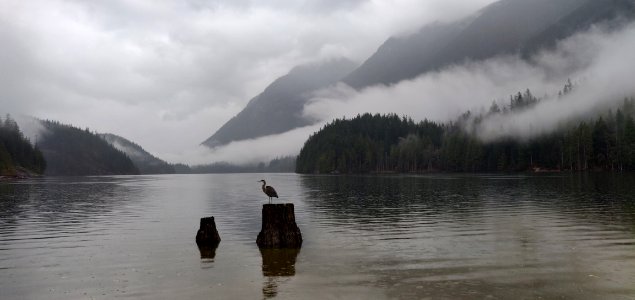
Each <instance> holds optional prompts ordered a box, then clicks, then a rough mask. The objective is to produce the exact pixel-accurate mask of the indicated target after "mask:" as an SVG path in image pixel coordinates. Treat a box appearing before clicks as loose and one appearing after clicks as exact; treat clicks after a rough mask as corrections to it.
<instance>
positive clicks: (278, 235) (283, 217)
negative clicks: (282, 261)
mask: <svg viewBox="0 0 635 300" xmlns="http://www.w3.org/2000/svg"><path fill="white" fill-rule="evenodd" d="M256 244H258V247H260V248H300V247H301V246H302V233H301V232H300V228H298V225H297V224H296V223H295V212H294V209H293V203H286V204H265V205H263V206H262V229H261V230H260V233H259V234H258V238H257V239H256Z"/></svg>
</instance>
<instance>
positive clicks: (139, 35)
mask: <svg viewBox="0 0 635 300" xmlns="http://www.w3.org/2000/svg"><path fill="white" fill-rule="evenodd" d="M490 2H493V0H419V1H416V0H386V1H371V0H345V1H343V0H328V1H324V0H321V1H318V0H305V1H298V0H289V1H248V0H240V1H237V0H231V1H220V0H217V1H204V0H189V1H184V0H166V1H154V0H136V1H133V0H103V1H100V0H93V1H72V0H69V1H61V0H28V1H24V0H0V45H2V46H1V47H0V70H2V71H1V72H0V104H1V105H0V110H1V113H3V114H4V113H11V114H14V115H17V114H26V115H32V116H35V117H38V118H42V119H53V120H58V121H61V122H63V123H70V124H73V125H75V126H78V127H81V128H85V127H89V128H90V129H91V130H93V131H98V132H110V133H114V134H118V135H121V136H123V137H126V138H128V139H130V140H132V141H134V142H136V143H138V144H140V145H142V146H143V147H145V148H146V149H147V150H149V151H150V152H152V153H154V154H156V155H158V156H160V157H171V158H172V160H175V159H177V158H178V155H179V153H182V149H183V148H186V147H187V148H191V147H193V146H196V145H198V144H199V143H200V142H202V141H203V140H205V139H206V138H207V137H209V136H210V135H211V134H212V133H214V132H215V131H216V129H218V128H219V127H220V126H221V125H222V124H223V123H225V122H226V121H227V120H228V119H230V118H231V117H232V116H234V115H235V114H236V113H238V112H239V111H240V110H241V109H242V108H243V107H244V106H245V105H246V103H247V101H249V99H251V98H252V97H253V96H255V95H257V94H258V93H259V92H260V91H262V90H263V89H264V88H265V87H266V86H267V85H268V84H269V83H271V82H272V81H273V80H274V79H275V78H277V77H279V76H282V75H284V74H285V73H286V72H288V71H289V70H290V69H291V68H292V67H293V66H295V65H298V64H302V63H307V62H313V61H318V60H321V59H326V58H331V57H339V56H344V57H347V58H350V59H353V60H355V61H358V62H361V61H363V60H364V59H366V58H367V57H368V56H370V55H371V54H372V53H373V52H374V51H375V50H376V49H377V47H378V46H379V45H380V44H381V43H382V42H383V41H384V40H385V39H386V38H388V37H389V36H391V35H396V34H402V33H404V32H408V31H413V30H416V29H417V28H419V27H420V26H421V25H423V24H425V23H429V22H433V21H447V20H454V19H457V18H459V17H462V16H465V15H467V14H470V13H472V12H474V11H476V10H478V9H479V8H481V7H483V6H485V5H486V4H488V3H490ZM265 3H266V4H265Z"/></svg>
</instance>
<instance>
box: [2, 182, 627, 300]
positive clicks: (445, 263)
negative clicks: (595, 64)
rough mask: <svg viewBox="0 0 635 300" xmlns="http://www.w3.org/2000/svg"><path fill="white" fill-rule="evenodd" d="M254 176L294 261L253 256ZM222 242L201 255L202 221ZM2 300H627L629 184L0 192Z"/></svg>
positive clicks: (109, 185)
mask: <svg viewBox="0 0 635 300" xmlns="http://www.w3.org/2000/svg"><path fill="white" fill-rule="evenodd" d="M260 179H265V180H267V183H268V184H270V185H272V186H274V187H275V188H276V190H277V191H278V194H279V195H280V199H275V198H274V202H275V203H282V202H292V203H294V204H295V213H296V221H297V222H298V226H299V227H300V229H301V231H302V236H303V239H304V243H303V245H302V249H301V250H300V251H293V250H281V251H271V250H269V251H264V250H263V251H260V250H259V249H258V247H257V246H256V243H255V241H256V236H257V235H258V232H259V231H260V225H261V209H262V205H263V204H264V203H267V202H268V199H267V197H266V196H265V195H264V194H263V193H262V191H261V190H260V183H259V182H257V181H258V180H260ZM206 216H214V217H215V219H216V225H217V227H218V230H219V233H220V236H221V238H222V242H221V243H220V245H219V247H218V248H217V249H199V248H198V247H197V246H196V243H195V240H194V238H195V235H196V231H197V229H198V226H199V221H200V218H201V217H206ZM0 298H1V299H113V298H131V299H262V298H276V299H510V298H514V299H555V298H557V299H633V298H635V176H633V175H619V174H609V173H607V174H573V175H570V174H565V175H560V174H555V175H553V174H552V175H540V176H538V175H524V174H521V175H498V174H497V175H488V174H484V175H461V174H440V175H402V176H398V175H391V176H388V175H386V176H309V175H297V174H226V175H158V176H99V177H50V178H42V179H32V180H27V181H17V182H2V183H0Z"/></svg>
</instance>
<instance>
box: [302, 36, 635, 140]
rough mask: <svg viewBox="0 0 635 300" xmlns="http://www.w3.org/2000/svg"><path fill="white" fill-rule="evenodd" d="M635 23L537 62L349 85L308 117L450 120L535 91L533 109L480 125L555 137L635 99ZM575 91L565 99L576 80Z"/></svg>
mask: <svg viewBox="0 0 635 300" xmlns="http://www.w3.org/2000/svg"><path fill="white" fill-rule="evenodd" d="M633 53H635V26H634V25H633V24H630V25H628V26H625V27H624V28H623V29H622V30H619V31H616V32H612V33H607V32H606V31H605V30H604V29H603V28H601V27H594V28H593V29H591V30H590V31H589V32H586V33H582V34H578V35H575V36H573V37H571V38H569V39H566V40H564V41H562V42H560V43H559V45H558V46H557V49H555V50H551V51H544V52H542V53H540V54H538V55H536V56H535V57H533V58H532V59H531V60H530V61H529V62H527V61H524V60H522V59H520V58H519V57H517V56H505V57H497V58H493V59H489V60H486V61H482V62H467V63H465V64H463V65H455V66H452V67H449V68H446V69H444V70H442V71H440V72H434V73H428V74H424V75H422V76H420V77H418V78H416V79H414V80H409V81H404V82H400V83H398V84H395V85H391V86H373V87H369V88H366V89H363V90H361V91H356V90H354V89H352V88H350V87H348V86H346V85H343V84H340V85H338V86H336V87H333V88H330V89H327V90H322V91H320V92H318V93H316V95H315V97H314V99H312V101H311V102H310V103H309V104H308V105H307V106H306V107H305V110H304V113H305V114H306V115H307V116H309V117H313V118H317V119H319V120H331V119H333V118H338V117H339V118H341V117H343V116H344V117H348V118H350V117H354V116H356V115H357V114H359V113H364V112H370V113H382V114H385V113H397V114H399V115H406V116H410V117H412V118H413V119H415V120H423V119H428V120H433V121H437V122H448V121H452V120H456V118H457V117H458V116H460V115H461V114H463V113H464V112H466V111H468V110H470V111H472V112H479V111H482V110H486V109H488V108H489V107H490V105H491V104H492V102H493V101H495V102H497V103H498V104H499V105H500V106H503V105H509V96H510V95H512V94H516V93H517V92H524V91H525V90H526V89H530V90H531V92H532V93H533V94H534V95H536V96H537V97H539V98H542V99H543V101H541V103H540V104H539V105H537V106H535V107H533V108H532V109H530V110H526V111H524V112H522V113H518V114H508V115H504V116H498V117H496V118H489V119H487V120H486V121H485V122H483V123H482V124H481V127H480V128H478V132H479V136H480V137H481V138H483V139H485V140H491V139H495V138H499V137H502V136H512V137H520V138H526V137H529V136H532V135H536V134H541V133H545V132H550V131H552V130H554V129H555V128H556V127H557V126H558V125H559V124H560V123H561V122H564V121H569V120H572V119H576V118H579V117H582V116H585V115H587V114H589V113H591V112H594V111H596V110H597V109H598V108H599V107H606V106H610V105H612V104H613V102H615V101H622V100H623V99H624V97H625V96H631V95H634V94H635V85H633V83H632V78H635V60H633V59H632V57H633ZM569 78H570V79H572V80H574V81H576V82H577V83H578V86H577V88H576V89H575V90H574V92H572V93H570V94H568V95H566V96H565V97H562V98H560V99H558V101H550V100H553V99H556V98H558V97H557V94H558V91H559V90H562V87H563V85H564V84H565V83H566V82H567V80H568V79H569Z"/></svg>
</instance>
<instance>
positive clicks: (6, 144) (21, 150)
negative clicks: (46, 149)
mask: <svg viewBox="0 0 635 300" xmlns="http://www.w3.org/2000/svg"><path fill="white" fill-rule="evenodd" d="M19 168H23V169H26V170H28V171H31V172H34V173H37V174H42V172H44V169H46V162H45V161H44V157H43V156H42V152H40V150H39V149H38V146H37V145H35V146H33V145H31V143H30V142H29V140H28V139H27V138H26V137H24V135H23V134H22V132H21V131H20V128H19V127H18V123H16V122H15V120H13V119H12V118H11V116H9V115H7V116H6V118H5V119H4V121H3V120H2V119H1V118H0V175H17V173H18V171H19Z"/></svg>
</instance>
